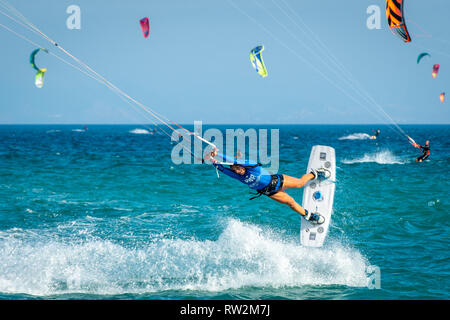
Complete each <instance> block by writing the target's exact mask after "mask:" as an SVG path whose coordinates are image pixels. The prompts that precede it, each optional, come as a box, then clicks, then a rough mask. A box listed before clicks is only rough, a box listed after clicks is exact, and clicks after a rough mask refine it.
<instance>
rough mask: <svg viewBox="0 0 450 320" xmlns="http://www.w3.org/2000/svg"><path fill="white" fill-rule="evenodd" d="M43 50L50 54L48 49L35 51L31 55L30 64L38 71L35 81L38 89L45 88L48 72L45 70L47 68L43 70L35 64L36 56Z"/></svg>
mask: <svg viewBox="0 0 450 320" xmlns="http://www.w3.org/2000/svg"><path fill="white" fill-rule="evenodd" d="M41 50H42V51H44V52H46V53H48V50H47V49H43V48H39V49H36V50H34V51H33V52H32V53H31V55H30V64H31V66H32V67H33V69H34V70H36V71H37V73H36V77H35V80H34V84H35V85H36V87H38V88H42V87H43V86H44V74H45V72H46V71H47V69H45V68H42V69H40V68H38V67H37V66H36V63H35V59H36V55H37V54H38V52H39V51H41Z"/></svg>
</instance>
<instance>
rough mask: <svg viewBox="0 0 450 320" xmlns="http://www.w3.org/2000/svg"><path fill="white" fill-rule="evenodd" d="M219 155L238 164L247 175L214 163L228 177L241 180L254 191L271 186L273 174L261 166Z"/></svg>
mask: <svg viewBox="0 0 450 320" xmlns="http://www.w3.org/2000/svg"><path fill="white" fill-rule="evenodd" d="M218 155H219V156H221V157H222V158H223V159H224V160H225V161H226V162H229V163H234V164H238V165H241V166H243V167H244V168H245V174H244V175H242V176H241V175H239V174H237V173H235V172H234V171H233V170H231V169H229V168H227V167H224V166H223V165H221V164H217V163H213V165H214V166H215V167H216V168H217V169H218V170H220V171H221V172H223V173H225V174H226V175H227V176H229V177H231V178H234V179H236V180H239V181H240V182H242V183H244V184H246V185H248V186H249V187H250V188H251V189H254V190H261V189H263V188H265V187H267V186H268V185H269V183H270V181H271V174H270V173H269V172H268V171H267V170H265V169H264V168H263V167H261V165H259V164H257V163H254V162H250V161H248V160H246V161H240V160H237V159H231V158H229V157H227V156H224V155H222V154H218Z"/></svg>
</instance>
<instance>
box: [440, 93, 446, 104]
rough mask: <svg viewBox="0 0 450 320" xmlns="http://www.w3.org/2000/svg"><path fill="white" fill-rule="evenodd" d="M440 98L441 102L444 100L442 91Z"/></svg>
mask: <svg viewBox="0 0 450 320" xmlns="http://www.w3.org/2000/svg"><path fill="white" fill-rule="evenodd" d="M440 98H441V102H444V101H445V92H442V93H441V96H440Z"/></svg>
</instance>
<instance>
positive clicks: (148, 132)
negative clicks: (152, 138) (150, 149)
mask: <svg viewBox="0 0 450 320" xmlns="http://www.w3.org/2000/svg"><path fill="white" fill-rule="evenodd" d="M130 133H133V134H150V131H148V130H145V129H133V130H131V131H130Z"/></svg>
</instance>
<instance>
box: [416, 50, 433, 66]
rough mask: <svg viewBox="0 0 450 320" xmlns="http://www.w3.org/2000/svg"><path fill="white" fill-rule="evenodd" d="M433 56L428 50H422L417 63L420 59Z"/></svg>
mask: <svg viewBox="0 0 450 320" xmlns="http://www.w3.org/2000/svg"><path fill="white" fill-rule="evenodd" d="M426 56H428V57H431V55H430V54H429V53H428V52H422V53H421V54H419V56H418V57H417V64H419V62H420V60H422V59H423V57H426Z"/></svg>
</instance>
